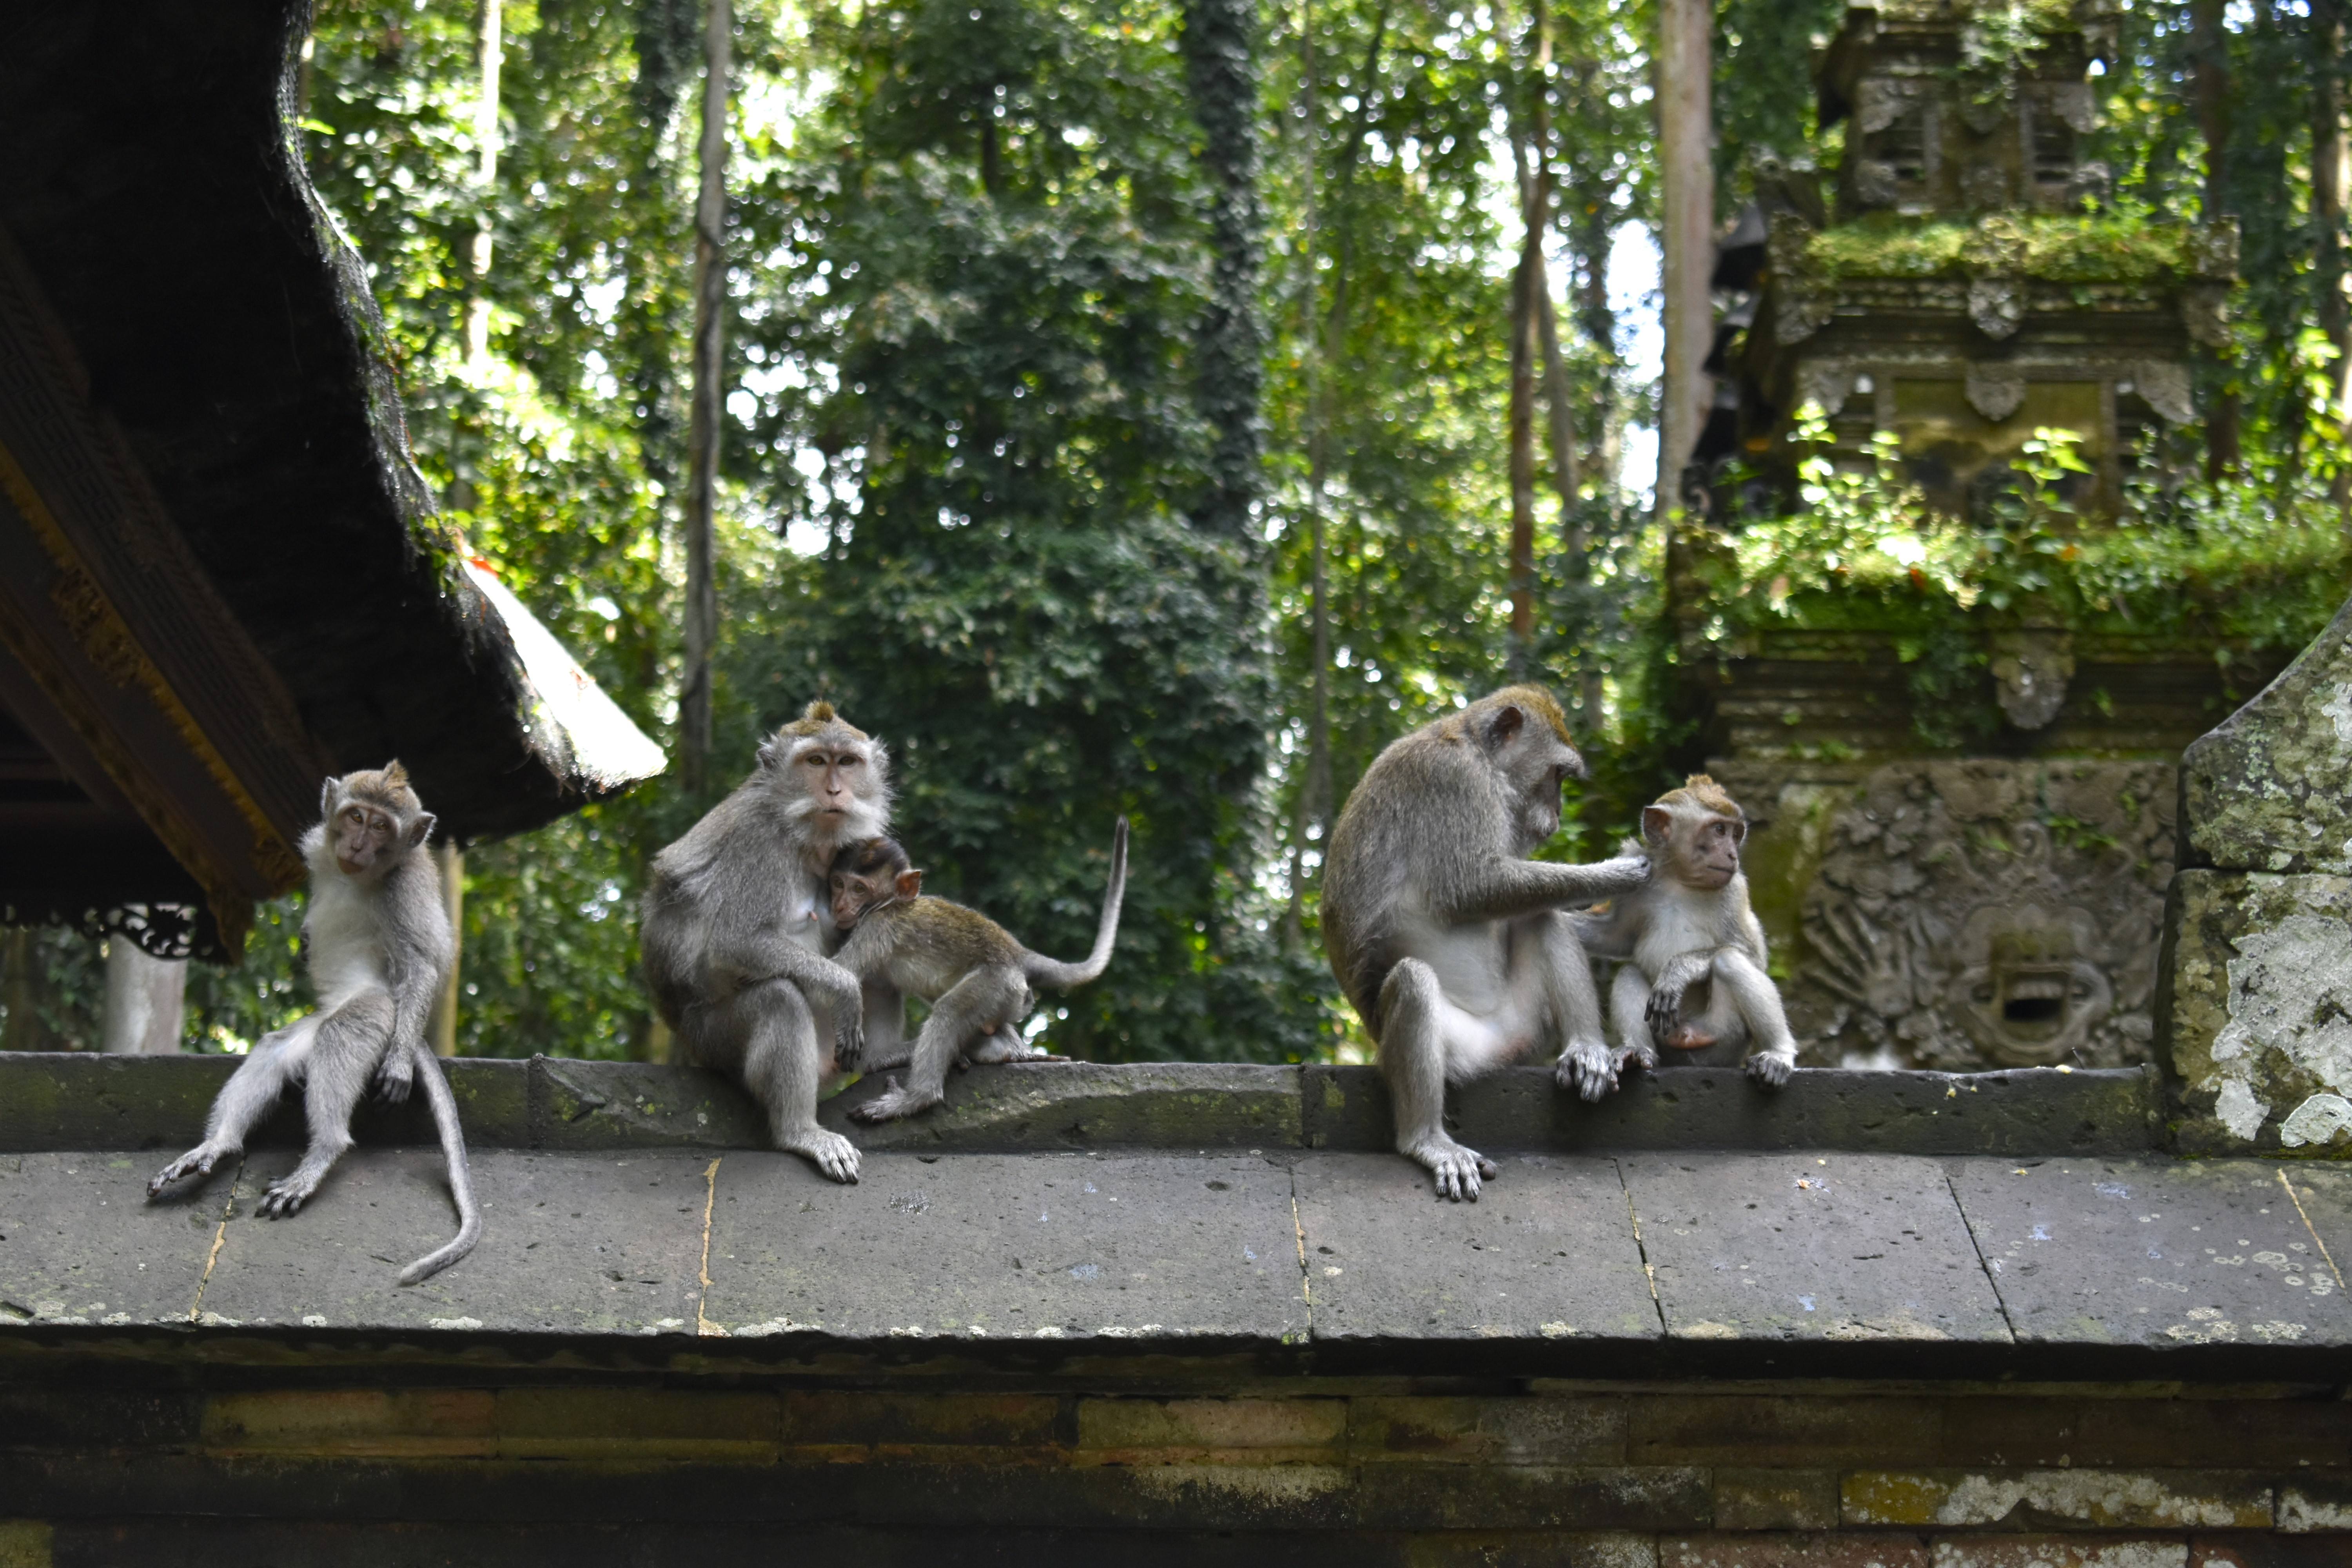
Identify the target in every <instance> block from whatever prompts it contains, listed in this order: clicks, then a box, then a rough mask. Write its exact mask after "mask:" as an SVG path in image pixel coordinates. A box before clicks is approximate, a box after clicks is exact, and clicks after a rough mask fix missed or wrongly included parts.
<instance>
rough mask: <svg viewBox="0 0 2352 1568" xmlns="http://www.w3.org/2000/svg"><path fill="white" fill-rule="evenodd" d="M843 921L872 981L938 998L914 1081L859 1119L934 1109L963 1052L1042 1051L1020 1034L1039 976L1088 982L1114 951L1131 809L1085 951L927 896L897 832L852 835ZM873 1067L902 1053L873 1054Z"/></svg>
mask: <svg viewBox="0 0 2352 1568" xmlns="http://www.w3.org/2000/svg"><path fill="white" fill-rule="evenodd" d="M831 880H832V895H833V921H834V924H835V925H836V926H838V927H840V928H841V929H842V930H844V931H848V932H849V940H848V941H847V942H844V943H843V944H842V946H841V950H840V951H839V952H836V953H835V954H834V958H835V962H836V963H841V964H842V965H844V966H845V967H846V968H847V969H848V970H849V971H850V972H851V973H854V974H856V976H857V977H858V978H859V979H860V980H861V981H863V982H865V983H866V984H868V985H869V986H870V985H872V984H874V983H875V982H877V981H882V982H886V983H887V984H889V985H891V986H893V987H894V988H896V989H897V990H898V992H899V993H901V994H904V995H909V996H920V997H921V998H923V999H924V1000H925V1001H927V1002H929V1003H930V1004H931V1016H929V1017H928V1018H926V1019H924V1020H923V1026H922V1029H921V1030H920V1031H919V1033H918V1034H917V1035H916V1037H915V1044H914V1049H913V1052H912V1055H911V1059H910V1065H909V1066H908V1071H907V1081H906V1084H905V1085H904V1087H901V1086H900V1085H899V1083H898V1080H897V1079H892V1080H891V1083H890V1087H889V1089H888V1090H887V1092H886V1093H883V1094H880V1095H877V1096H876V1097H875V1098H874V1099H872V1100H867V1101H866V1103H865V1104H863V1105H861V1106H859V1107H857V1108H856V1110H852V1111H851V1112H850V1114H851V1115H852V1116H855V1117H856V1118H857V1119H858V1120H859V1121H890V1120H892V1119H894V1118H897V1117H900V1116H912V1115H914V1114H915V1113H916V1112H917V1111H919V1110H929V1109H930V1108H931V1107H932V1106H934V1105H937V1104H939V1103H940V1100H943V1099H944V1098H946V1093H947V1079H948V1069H949V1068H951V1067H953V1066H954V1065H955V1064H956V1063H957V1062H958V1061H960V1060H961V1061H973V1062H1000V1061H1019V1060H1023V1059H1035V1058H1034V1056H1033V1054H1032V1053H1030V1052H1028V1051H1026V1050H1025V1049H1024V1048H1023V1047H1021V1045H1020V1044H1019V1035H1018V1033H1017V1031H1018V1029H1019V1026H1020V1024H1021V1021H1022V1020H1023V1019H1024V1018H1026V1017H1028V1016H1029V1013H1030V1009H1031V1008H1032V1007H1034V1005H1036V998H1035V997H1034V994H1032V993H1031V991H1030V987H1031V986H1032V985H1050V986H1052V987H1054V988H1055V990H1057V991H1066V990H1068V989H1070V988H1071V987H1072V986H1076V985H1084V984H1086V983H1087V981H1089V980H1093V979H1096V978H1097V977H1098V976H1099V975H1100V974H1101V973H1102V972H1103V971H1104V969H1106V968H1107V967H1108V966H1109V963H1110V950H1111V944H1112V942H1115V941H1116V940H1117V939H1118V907H1119V903H1120V900H1123V899H1124V898H1125V897H1126V894H1127V820H1126V818H1124V817H1122V818H1120V819H1119V824H1118V828H1117V830H1116V831H1114V832H1113V833H1112V835H1111V845H1110V886H1109V888H1108V890H1107V891H1106V892H1105V893H1104V894H1103V908H1102V919H1101V920H1100V921H1099V922H1097V925H1096V927H1095V945H1094V951H1093V952H1089V953H1088V954H1087V956H1086V958H1085V960H1084V961H1083V962H1081V963H1063V962H1062V961H1061V960H1059V959H1054V958H1047V957H1045V956H1044V955H1043V954H1041V953H1034V952H1030V951H1029V950H1028V949H1027V948H1025V947H1024V946H1022V945H1021V944H1020V943H1019V942H1015V941H1014V940H1013V936H1012V933H1011V932H1009V931H1006V930H1005V929H1004V928H1003V926H1001V925H998V924H997V923H996V922H995V921H992V920H990V919H989V918H988V917H987V916H986V915H983V914H982V913H980V912H979V911H978V910H968V909H966V908H964V907H963V906H962V905H961V904H953V903H950V902H949V901H948V900H945V899H932V898H925V897H923V896H922V891H923V874H922V872H920V871H919V870H916V869H915V868H913V866H912V865H911V863H910V862H909V861H908V858H907V851H906V850H905V849H904V848H902V847H900V846H899V844H898V840H897V839H895V838H875V839H870V840H868V841H867V842H866V843H863V844H852V845H849V846H846V847H844V848H843V849H842V851H841V853H840V854H839V855H838V856H837V857H836V858H835V860H834V863H833V871H832V879H831ZM866 1065H867V1068H868V1070H872V1069H874V1068H881V1067H887V1066H892V1065H895V1064H893V1063H890V1062H886V1061H881V1060H873V1061H869V1062H868V1063H867V1064H866Z"/></svg>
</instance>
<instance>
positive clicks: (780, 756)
mask: <svg viewBox="0 0 2352 1568" xmlns="http://www.w3.org/2000/svg"><path fill="white" fill-rule="evenodd" d="M783 760H784V753H783V752H782V750H781V749H780V748H779V747H778V746H777V745H776V743H775V742H773V741H766V742H761V746H760V765H761V767H763V768H772V767H774V766H776V765H777V764H778V763H782V761H783Z"/></svg>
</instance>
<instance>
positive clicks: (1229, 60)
mask: <svg viewBox="0 0 2352 1568" xmlns="http://www.w3.org/2000/svg"><path fill="white" fill-rule="evenodd" d="M1256 34H1257V15H1256V8H1255V5H1254V4H1253V0H1187V4H1186V5H1185V7H1184V38H1183V45H1184V66H1185V77H1186V80H1187V84H1188V86H1189V87H1190V88H1191V89H1192V112H1193V114H1194V116H1195V117H1196V118H1197V119H1198V120H1199V121H1200V124H1201V135H1202V147H1201V165H1202V171H1203V172H1204V173H1205V174H1207V175H1208V181H1209V203H1210V205H1209V226H1210V245H1211V247H1212V249H1213V252H1214V256H1213V268H1214V278H1213V282H1212V284H1211V286H1210V290H1209V305H1208V309H1207V310H1206V311H1205V312H1204V313H1203V316H1202V321H1201V328H1200V334H1199V338H1200V356H1201V368H1200V375H1199V381H1198V393H1197V395H1198V397H1199V399H1200V404H1201V412H1202V416H1203V417H1204V418H1206V420H1207V421H1208V424H1209V427H1210V429H1211V431H1212V432H1213V438H1214V441H1215V446H1214V447H1213V451H1212V453H1211V456H1210V459H1209V472H1210V491H1209V495H1208V497H1207V499H1206V500H1205V501H1204V503H1203V504H1202V506H1201V507H1200V508H1198V509H1197V510H1196V511H1195V513H1194V521H1197V522H1199V523H1200V524H1202V526H1203V527H1205V528H1207V529H1209V530H1211V531H1213V532H1216V533H1219V534H1223V535H1224V536H1226V537H1228V538H1235V539H1238V538H1241V537H1243V536H1244V535H1245V534H1246V533H1247V532H1248V531H1249V527H1250V521H1251V516H1252V513H1253V512H1254V510H1255V507H1256V505H1257V502H1258V500H1259V498H1260V496H1261V495H1262V494H1263V493H1264V490H1265V473H1264V444H1265V423H1264V419H1263V416H1261V414H1260V412H1259V407H1258V404H1259V398H1260V395H1261V391H1262V383H1263V381H1264V370H1263V366H1262V363H1261V362H1262V360H1263V358H1264V355H1265V326H1264V323H1263V322H1262V321H1260V320H1259V317H1258V306H1257V279H1258V268H1259V249H1260V246H1261V244H1262V233H1261V231H1262V229H1263V227H1264V223H1265V220H1264V216H1263V215H1262V214H1261V213H1260V211H1259V206H1258V189H1257V163H1258V158H1257V55H1256ZM983 123H985V124H988V125H993V123H994V121H983Z"/></svg>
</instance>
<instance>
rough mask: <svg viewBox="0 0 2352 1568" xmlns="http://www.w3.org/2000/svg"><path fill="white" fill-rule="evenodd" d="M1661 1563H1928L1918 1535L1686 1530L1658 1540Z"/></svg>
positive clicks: (1810, 1567) (1785, 1566)
mask: <svg viewBox="0 0 2352 1568" xmlns="http://www.w3.org/2000/svg"><path fill="white" fill-rule="evenodd" d="M1658 1568H1927V1543H1926V1542H1923V1541H1921V1540H1920V1539H1919V1537H1917V1536H1916V1535H1888V1534H1874V1533H1862V1532H1856V1531H1848V1532H1844V1533H1841V1534H1836V1535H1748V1534H1738V1535H1682V1536H1673V1535H1670V1536H1665V1537H1662V1538H1661V1539H1660V1540H1659V1542H1658Z"/></svg>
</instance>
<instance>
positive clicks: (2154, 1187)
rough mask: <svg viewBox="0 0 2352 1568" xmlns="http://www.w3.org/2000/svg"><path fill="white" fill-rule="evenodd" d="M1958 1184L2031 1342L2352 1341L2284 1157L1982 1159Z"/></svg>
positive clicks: (2351, 1325)
mask: <svg viewBox="0 0 2352 1568" xmlns="http://www.w3.org/2000/svg"><path fill="white" fill-rule="evenodd" d="M1953 1182H1954V1186H1955V1190H1957V1191H1958V1194H1960V1206H1961V1208H1962V1210H1963V1212H1965V1213H1966V1214H1967V1215H1968V1219H1969V1228H1970V1229H1971V1230H1972V1231H1973V1232H1974V1233H1975V1236H1976V1239H1977V1246H1978V1247H1979V1249H1981V1251H1982V1252H1983V1254H1984V1257H1985V1261H1986V1263H1987V1264H1988V1265H1989V1266H1990V1268H1991V1269H1992V1275H1993V1281H1994V1284H1995V1287H1996V1289H1999V1290H2000V1300H2001V1304H2002V1306H2003V1307H2004V1308H2005V1309H2006V1310H2008V1313H2009V1318H2010V1321H2011V1324H2012V1325H2013V1327H2014V1328H2015V1330H2016V1333H2017V1337H2018V1338H2019V1340H2021V1341H2022V1342H2028V1343H2042V1344H2051V1343H2060V1344H2063V1343H2089V1344H2150V1345H2172V1344H2187V1345H2194V1344H2212V1343H2236V1344H2297V1345H2340V1344H2345V1343H2347V1342H2352V1306H2347V1300H2346V1296H2345V1293H2344V1292H2343V1291H2342V1290H2340V1289H2338V1288H2337V1286H2336V1279H2335V1277H2334V1276H2333V1274H2332V1273H2330V1272H2329V1270H2328V1268H2327V1267H2326V1263H2325V1262H2324V1261H2323V1260H2322V1259H2321V1258H2320V1257H2319V1255H2318V1248H2317V1247H2315V1245H2314V1244H2313V1241H2312V1237H2311V1234H2310V1232H2309V1231H2307V1230H2306V1229H2305V1226H2304V1224H2303V1220H2302V1218H2301V1216H2299V1215H2297V1214H2296V1213H2295V1209H2294V1205H2293V1204H2292V1203H2290V1202H2289V1201H2288V1199H2287V1194H2285V1192H2284V1191H2283V1190H2282V1189H2281V1188H2280V1186H2279V1184H2278V1179H2277V1168H2276V1167H2275V1166H2273V1165H2270V1164H2266V1163H2257V1162H2254V1161H2219V1160H2212V1161H2155V1160H2070V1159H2060V1160H2046V1161H2041V1162H2020V1163H2009V1162H2006V1161H1989V1160H1971V1161H1969V1162H1966V1163H1962V1164H1958V1165H1956V1166H1955V1167H1954V1173H1953Z"/></svg>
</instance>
